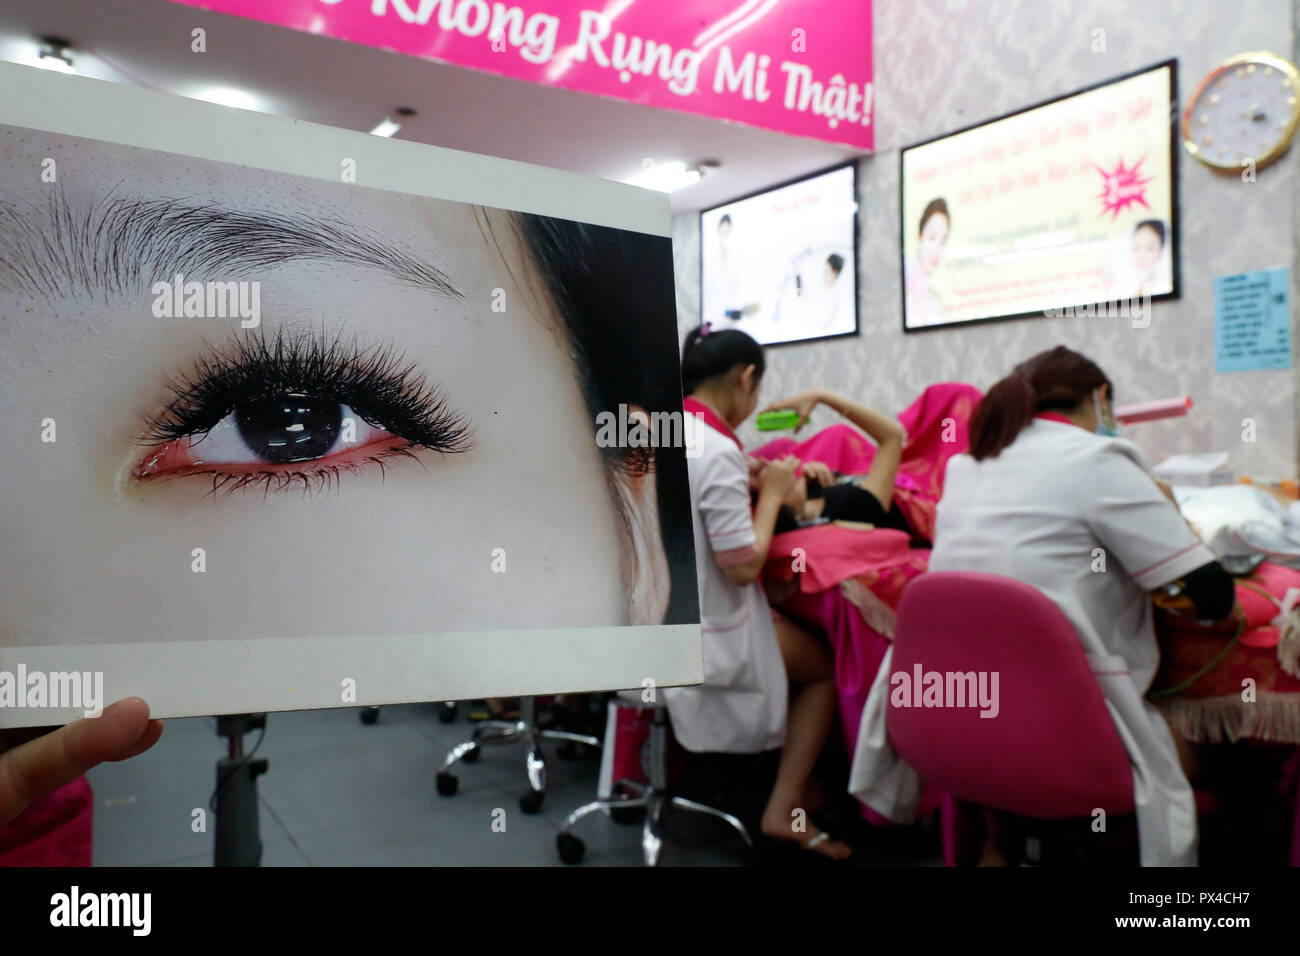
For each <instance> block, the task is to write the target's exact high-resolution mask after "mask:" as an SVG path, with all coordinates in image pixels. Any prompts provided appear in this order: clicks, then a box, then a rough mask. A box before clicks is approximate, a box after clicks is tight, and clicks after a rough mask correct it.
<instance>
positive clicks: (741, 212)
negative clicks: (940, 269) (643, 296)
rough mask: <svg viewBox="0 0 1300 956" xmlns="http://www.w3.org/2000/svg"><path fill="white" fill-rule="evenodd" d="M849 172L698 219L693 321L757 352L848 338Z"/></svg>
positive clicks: (852, 269)
mask: <svg viewBox="0 0 1300 956" xmlns="http://www.w3.org/2000/svg"><path fill="white" fill-rule="evenodd" d="M854 190H855V186H854V167H853V166H852V165H848V166H841V167H839V168H837V169H832V170H830V171H828V172H825V173H821V174H819V175H816V176H812V177H809V178H808V179H802V180H799V181H798V182H795V183H790V184H788V185H785V186H780V187H778V188H776V189H771V190H768V191H767V192H763V193H759V194H758V195H756V196H750V197H748V198H746V199H740V200H737V201H735V202H730V203H727V204H726V205H723V206H717V207H715V208H713V209H708V210H705V211H704V212H703V213H701V214H700V256H701V260H702V261H701V269H702V282H701V289H702V297H703V318H704V320H705V321H708V322H710V323H711V324H712V327H713V328H718V329H740V330H741V331H742V332H747V333H748V334H749V335H751V336H753V337H754V339H755V340H756V341H757V342H758V343H759V344H760V345H777V344H780V343H784V342H802V341H806V340H808V339H822V338H831V337H833V336H837V335H853V334H855V333H856V332H857V331H858V313H857V281H858V277H857V256H856V255H855V254H854V249H855V236H856V229H855V222H856V217H857V208H858V207H857V202H856V201H855V198H854Z"/></svg>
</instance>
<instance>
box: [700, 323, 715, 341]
mask: <svg viewBox="0 0 1300 956" xmlns="http://www.w3.org/2000/svg"><path fill="white" fill-rule="evenodd" d="M711 331H713V323H712V322H702V323H701V324H700V338H704V336H706V335H708V334H709V333H710V332H711Z"/></svg>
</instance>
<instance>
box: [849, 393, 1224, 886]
mask: <svg viewBox="0 0 1300 956" xmlns="http://www.w3.org/2000/svg"><path fill="white" fill-rule="evenodd" d="M1097 549H1101V550H1100V551H1099V550H1097ZM1103 555H1104V561H1105V564H1104V567H1105V571H1104V572H1103V571H1101V570H1100V567H1101V564H1100V560H1101V558H1102V557H1103ZM1214 560H1215V556H1214V554H1213V553H1212V552H1211V551H1210V550H1209V549H1208V548H1206V547H1205V545H1203V544H1202V543H1201V542H1200V540H1199V539H1198V538H1197V537H1196V535H1195V534H1193V532H1192V530H1191V528H1189V527H1188V526H1187V524H1186V522H1184V521H1183V519H1182V517H1181V516H1180V515H1179V513H1178V512H1177V510H1176V509H1175V508H1174V507H1173V505H1172V504H1170V503H1169V500H1168V499H1167V498H1165V497H1164V495H1162V494H1161V493H1160V490H1159V489H1158V488H1157V487H1156V485H1155V483H1154V482H1153V481H1152V480H1151V478H1150V477H1149V476H1148V475H1147V473H1146V469H1145V467H1144V466H1143V464H1142V459H1141V456H1140V455H1139V453H1138V450H1137V448H1136V447H1134V446H1133V444H1132V443H1131V442H1128V441H1125V440H1124V439H1118V438H1104V437H1101V436H1098V435H1094V434H1092V433H1090V432H1087V431H1084V430H1083V429H1082V428H1079V427H1077V426H1075V425H1072V424H1065V423H1063V422H1057V421H1050V420H1043V419H1035V420H1034V421H1033V423H1031V424H1030V425H1029V426H1027V427H1026V428H1025V430H1024V431H1022V432H1021V433H1020V435H1019V436H1017V438H1016V440H1015V441H1014V442H1013V443H1012V444H1011V445H1010V447H1008V448H1006V449H1004V450H1003V451H1002V452H1001V453H1000V454H999V455H998V456H997V457H996V458H986V459H985V460H983V461H979V462H977V461H975V460H974V459H972V458H971V457H970V456H969V455H959V456H957V457H955V458H953V459H952V460H951V461H950V462H949V463H948V471H947V474H946V476H945V480H944V493H943V499H942V501H940V503H939V509H938V515H937V519H936V524H935V546H934V551H933V552H932V554H931V557H930V570H931V571H982V572H985V573H988V574H1000V575H1004V576H1006V577H1009V578H1015V579H1017V580H1019V581H1024V582H1025V583H1026V584H1031V585H1033V586H1034V587H1036V588H1038V590H1040V591H1042V592H1043V593H1044V594H1045V595H1046V596H1047V597H1049V598H1051V600H1052V601H1053V602H1054V603H1055V604H1056V605H1057V606H1058V607H1059V608H1060V609H1061V610H1062V611H1063V612H1064V614H1065V616H1066V617H1067V618H1069V620H1070V623H1071V624H1073V625H1074V629H1075V631H1076V632H1077V633H1078V635H1079V641H1080V643H1081V644H1082V645H1083V647H1084V651H1085V653H1086V654H1087V657H1088V662H1089V664H1090V665H1091V667H1092V669H1093V673H1094V674H1095V675H1096V677H1097V683H1098V684H1099V685H1100V687H1101V691H1102V694H1103V696H1104V697H1105V698H1106V705H1107V707H1108V709H1109V710H1110V713H1111V717H1112V718H1114V720H1115V725H1116V728H1117V729H1118V730H1119V735H1120V738H1121V739H1122V740H1123V742H1124V747H1125V749H1126V750H1127V751H1128V754H1129V759H1130V761H1131V763H1132V765H1133V782H1134V796H1135V798H1136V806H1137V820H1138V835H1139V839H1140V841H1141V857H1142V863H1143V865H1145V866H1153V865H1174V866H1194V865H1195V864H1196V842H1197V830H1196V807H1195V802H1194V800H1193V796H1192V789H1191V786H1190V784H1189V783H1188V782H1187V778H1186V777H1185V776H1184V774H1183V772H1182V769H1181V767H1180V766H1179V763H1178V753H1177V750H1176V749H1175V747H1174V741H1173V737H1172V735H1171V734H1170V732H1169V728H1168V726H1167V725H1166V724H1165V722H1164V719H1163V718H1162V717H1161V716H1160V714H1159V712H1158V711H1157V710H1156V709H1155V708H1154V707H1153V706H1152V705H1151V704H1149V703H1147V701H1146V700H1145V698H1144V694H1145V693H1146V690H1147V688H1148V687H1149V686H1150V685H1151V681H1152V679H1153V678H1154V677H1155V673H1156V668H1157V666H1158V665H1159V662H1160V652H1159V648H1158V647H1157V644H1156V638H1155V630H1154V623H1153V610H1152V605H1151V598H1150V594H1149V592H1150V591H1153V590H1155V589H1157V588H1159V587H1161V586H1163V585H1165V584H1168V583H1170V582H1173V581H1175V580H1177V579H1178V578H1180V577H1183V576H1185V575H1186V574H1188V573H1189V572H1191V571H1193V570H1195V569H1196V568H1198V567H1201V566H1202V565H1204V564H1208V563H1209V562H1211V561H1214ZM974 611H975V609H973V608H972V612H974ZM891 657H892V655H891ZM888 670H889V660H888V659H886V661H885V662H884V663H883V664H882V665H881V668H880V671H879V673H878V676H877V679H876V683H875V684H874V685H873V686H872V690H871V695H870V696H869V698H868V702H867V706H866V709H865V710H864V712H863V717H862V732H861V733H860V736H859V745H858V750H857V752H856V753H855V755H854V764H853V770H852V773H851V779H850V791H851V792H853V793H854V794H855V795H856V796H858V798H859V799H862V800H863V801H864V802H866V803H867V804H868V806H871V807H872V808H873V809H875V810H877V812H880V813H884V814H885V815H886V816H893V817H895V818H906V808H905V807H903V806H902V804H904V803H907V802H909V801H910V800H912V799H914V798H915V797H916V796H918V795H919V792H920V788H919V783H918V782H917V781H915V780H911V779H908V777H907V772H906V767H905V765H900V762H899V761H898V760H897V755H896V754H892V753H891V748H889V747H888V742H887V741H886V740H885V738H884V733H883V724H884V717H885V707H886V701H885V698H887V696H888V693H889V684H888V673H887V672H888ZM882 676H883V677H884V678H885V681H884V683H883V684H882V682H881V677H882ZM1061 757H1062V759H1064V760H1068V759H1069V741H1062V742H1061ZM912 776H913V777H914V776H915V775H914V774H913V775H912ZM891 804H892V805H893V806H891ZM882 807H883V809H882ZM891 811H892V812H891Z"/></svg>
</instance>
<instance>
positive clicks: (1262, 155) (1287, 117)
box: [1182, 53, 1300, 170]
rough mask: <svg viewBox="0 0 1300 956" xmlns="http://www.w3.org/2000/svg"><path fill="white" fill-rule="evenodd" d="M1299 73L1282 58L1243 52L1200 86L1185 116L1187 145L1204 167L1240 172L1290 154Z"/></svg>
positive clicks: (1299, 114)
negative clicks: (1242, 169) (1284, 153)
mask: <svg viewBox="0 0 1300 956" xmlns="http://www.w3.org/2000/svg"><path fill="white" fill-rule="evenodd" d="M1298 80H1300V74H1297V72H1296V68H1295V67H1294V66H1292V65H1291V64H1290V63H1288V62H1287V61H1286V60H1283V59H1282V58H1281V57H1277V56H1274V55H1272V54H1270V53H1243V54H1242V55H1241V56H1236V57H1233V58H1232V59H1231V60H1227V61H1226V62H1224V63H1223V64H1222V65H1221V66H1219V67H1218V68H1216V69H1215V70H1214V71H1213V72H1212V73H1210V75H1209V76H1207V77H1206V78H1205V80H1204V81H1203V82H1202V83H1201V85H1200V88H1199V89H1197V91H1196V92H1195V93H1194V94H1193V96H1192V102H1191V105H1190V106H1188V107H1187V112H1186V113H1184V114H1183V129H1182V132H1183V143H1184V144H1185V145H1186V146H1187V148H1188V150H1189V151H1191V153H1192V155H1194V156H1195V157H1196V158H1197V159H1199V160H1200V161H1201V162H1203V163H1205V164H1206V165H1208V166H1213V167H1215V168H1217V169H1233V170H1239V169H1241V168H1242V167H1243V165H1245V164H1246V162H1247V161H1248V160H1249V161H1253V162H1254V163H1255V165H1256V166H1263V165H1265V164H1266V163H1269V162H1272V161H1273V160H1274V159H1276V158H1277V157H1279V156H1281V155H1282V153H1283V152H1285V151H1286V148H1287V145H1288V144H1289V143H1290V142H1291V137H1292V136H1294V135H1295V132H1296V126H1297V123H1298V122H1300V107H1297V103H1296V98H1297V96H1298V95H1300V90H1298V89H1297V84H1298Z"/></svg>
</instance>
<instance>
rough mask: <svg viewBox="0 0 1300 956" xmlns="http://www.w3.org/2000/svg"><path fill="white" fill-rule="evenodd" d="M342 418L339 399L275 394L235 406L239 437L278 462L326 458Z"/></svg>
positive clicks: (250, 448)
mask: <svg viewBox="0 0 1300 956" xmlns="http://www.w3.org/2000/svg"><path fill="white" fill-rule="evenodd" d="M342 421H343V407H342V406H341V405H340V404H339V403H338V402H332V401H330V400H328V399H324V398H312V397H311V396H310V395H274V396H271V397H270V398H259V399H254V400H252V401H247V402H241V403H240V405H239V407H238V408H236V409H235V424H236V425H238V426H239V437H240V438H242V439H243V440H244V443H245V444H246V445H248V447H249V450H250V451H252V452H253V454H255V455H257V456H258V457H259V458H264V459H266V460H267V461H269V462H275V463H277V464H279V463H283V462H289V461H306V460H308V459H311V458H320V457H322V456H323V455H324V454H325V453H326V452H327V451H329V450H330V449H331V448H333V447H334V442H335V440H336V439H337V438H338V434H339V427H340V425H341V424H342Z"/></svg>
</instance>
